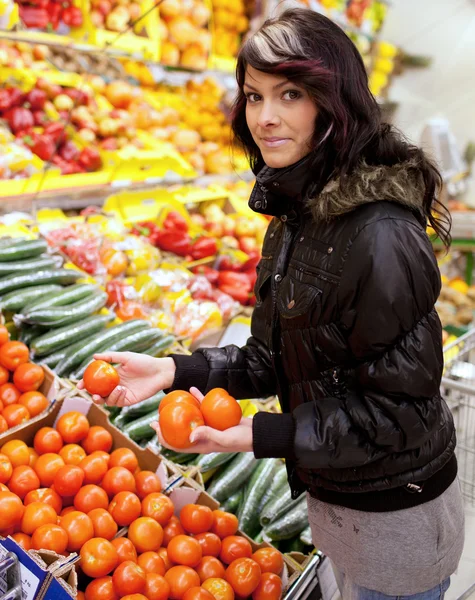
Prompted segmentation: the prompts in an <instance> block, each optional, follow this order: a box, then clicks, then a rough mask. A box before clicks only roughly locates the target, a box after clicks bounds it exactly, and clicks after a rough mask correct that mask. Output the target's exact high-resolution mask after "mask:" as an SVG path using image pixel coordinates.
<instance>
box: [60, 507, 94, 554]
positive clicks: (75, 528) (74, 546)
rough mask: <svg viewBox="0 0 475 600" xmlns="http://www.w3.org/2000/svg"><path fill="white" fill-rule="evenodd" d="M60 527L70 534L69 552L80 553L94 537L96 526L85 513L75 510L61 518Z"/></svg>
mask: <svg viewBox="0 0 475 600" xmlns="http://www.w3.org/2000/svg"><path fill="white" fill-rule="evenodd" d="M59 525H60V526H61V527H62V528H63V529H64V530H65V531H66V533H67V534H68V546H67V548H66V549H67V550H68V551H69V552H78V551H79V550H80V549H81V548H82V546H83V545H84V544H85V543H86V542H87V541H88V540H90V539H91V538H92V537H94V526H93V524H92V521H91V519H90V518H89V517H88V516H87V515H86V514H84V513H83V512H80V511H77V510H73V511H71V512H70V513H68V514H67V515H65V516H64V517H61V519H60V521H59Z"/></svg>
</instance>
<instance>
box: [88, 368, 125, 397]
mask: <svg viewBox="0 0 475 600" xmlns="http://www.w3.org/2000/svg"><path fill="white" fill-rule="evenodd" d="M83 381H84V387H85V388H86V390H87V391H88V392H89V393H90V394H92V395H94V394H97V395H98V396H102V397H103V398H105V397H106V396H109V394H111V393H112V391H113V390H114V389H115V388H116V387H117V386H118V385H119V383H120V377H119V374H118V373H117V371H116V370H115V369H114V367H113V366H112V365H111V364H109V363H108V362H106V361H105V360H93V361H92V363H91V364H90V365H89V366H88V367H87V369H86V370H85V371H84V377H83Z"/></svg>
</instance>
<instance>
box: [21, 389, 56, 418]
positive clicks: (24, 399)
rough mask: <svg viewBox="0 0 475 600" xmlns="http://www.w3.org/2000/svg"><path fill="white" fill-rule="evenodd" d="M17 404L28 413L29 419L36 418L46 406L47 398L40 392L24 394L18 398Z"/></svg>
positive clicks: (47, 403) (47, 404)
mask: <svg viewBox="0 0 475 600" xmlns="http://www.w3.org/2000/svg"><path fill="white" fill-rule="evenodd" d="M18 404H21V405H22V406H24V407H25V408H26V410H27V411H28V412H29V413H30V415H31V417H32V418H33V417H37V416H38V415H39V414H41V413H42V412H43V411H45V410H46V409H47V408H48V406H49V402H48V398H47V397H46V396H45V395H44V394H42V393H41V392H25V393H24V394H22V395H21V396H20V397H19V398H18Z"/></svg>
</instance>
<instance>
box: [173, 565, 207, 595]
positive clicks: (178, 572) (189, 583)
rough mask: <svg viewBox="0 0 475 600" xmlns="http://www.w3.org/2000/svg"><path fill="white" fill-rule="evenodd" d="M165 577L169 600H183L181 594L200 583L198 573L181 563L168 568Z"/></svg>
mask: <svg viewBox="0 0 475 600" xmlns="http://www.w3.org/2000/svg"><path fill="white" fill-rule="evenodd" d="M165 579H166V580H167V583H168V585H169V586H170V595H169V598H170V600H183V596H184V595H185V593H186V592H187V591H188V590H189V589H191V588H193V587H199V585H200V578H199V576H198V573H197V572H196V571H194V570H193V569H191V568H190V567H183V566H181V565H180V566H176V567H172V568H171V569H170V570H168V571H167V572H166V573H165Z"/></svg>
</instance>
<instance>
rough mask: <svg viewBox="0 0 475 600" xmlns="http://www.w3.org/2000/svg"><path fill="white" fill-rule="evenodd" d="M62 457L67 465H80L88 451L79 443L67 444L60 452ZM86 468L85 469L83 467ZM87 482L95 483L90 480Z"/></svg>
mask: <svg viewBox="0 0 475 600" xmlns="http://www.w3.org/2000/svg"><path fill="white" fill-rule="evenodd" d="M58 454H59V455H60V456H61V458H62V459H63V460H64V462H65V464H66V465H74V466H75V467H79V466H80V464H81V461H82V460H83V459H84V458H86V451H85V450H84V448H81V446H78V444H67V445H66V446H64V447H63V448H61V450H60V451H59V452H58ZM83 470H84V469H83ZM87 483H93V482H92V481H88V482H87Z"/></svg>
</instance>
